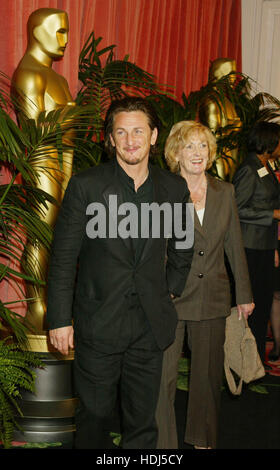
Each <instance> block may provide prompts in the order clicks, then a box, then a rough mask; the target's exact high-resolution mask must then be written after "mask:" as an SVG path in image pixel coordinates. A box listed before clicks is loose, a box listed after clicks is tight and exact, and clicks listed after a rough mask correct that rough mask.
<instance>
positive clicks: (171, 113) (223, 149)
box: [148, 73, 280, 175]
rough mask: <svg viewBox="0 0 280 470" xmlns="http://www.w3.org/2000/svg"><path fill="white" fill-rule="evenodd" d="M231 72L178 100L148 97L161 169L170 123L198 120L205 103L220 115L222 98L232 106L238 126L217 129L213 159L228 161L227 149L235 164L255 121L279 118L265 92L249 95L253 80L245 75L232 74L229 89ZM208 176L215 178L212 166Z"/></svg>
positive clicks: (279, 110)
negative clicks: (156, 124)
mask: <svg viewBox="0 0 280 470" xmlns="http://www.w3.org/2000/svg"><path fill="white" fill-rule="evenodd" d="M232 74H233V73H231V74H229V75H227V76H224V77H222V78H221V79H219V80H217V81H209V82H208V83H207V84H206V85H205V86H202V87H201V88H200V90H196V91H193V92H191V93H190V94H189V95H188V96H186V95H185V94H184V93H183V94H182V97H181V101H180V102H179V101H177V100H174V99H172V98H170V97H169V96H164V95H162V94H155V95H152V96H150V97H148V99H149V100H151V102H152V104H153V105H154V107H155V109H156V111H157V114H158V116H159V118H160V121H161V124H162V129H161V132H160V135H159V138H158V161H159V163H160V165H161V166H165V163H164V159H163V158H162V155H163V153H164V144H165V141H166V138H167V136H168V134H169V132H170V129H171V127H172V126H173V124H175V123H176V122H179V121H183V120H198V119H199V110H200V107H201V106H203V103H205V101H206V100H210V101H211V102H213V103H215V104H216V106H217V108H218V109H220V111H221V112H223V110H224V109H225V100H226V98H228V99H229V101H230V102H231V103H232V104H233V106H234V108H235V110H236V112H237V114H238V117H239V119H240V121H241V126H240V127H238V128H236V127H235V126H233V125H227V126H224V127H220V128H219V129H218V130H217V131H216V132H215V135H216V139H217V158H222V159H228V158H229V156H228V150H229V151H230V150H232V149H238V157H239V158H238V162H237V164H239V163H241V162H242V160H243V159H244V157H245V155H246V153H247V151H248V150H247V138H248V133H249V130H250V128H251V127H252V126H253V125H254V124H255V123H256V122H258V121H261V120H266V121H271V120H274V119H279V117H280V101H279V100H278V99H277V98H275V97H274V96H272V95H270V94H269V93H261V92H260V93H257V94H256V95H252V85H253V83H254V82H253V80H252V79H251V78H250V77H248V76H247V75H245V74H241V73H235V74H234V75H235V85H234V86H232V80H231V76H232ZM210 171H211V173H212V174H214V175H216V174H217V171H216V166H215V164H214V165H213V167H212V168H211V170H210Z"/></svg>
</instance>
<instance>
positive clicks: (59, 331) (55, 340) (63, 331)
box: [49, 326, 74, 356]
mask: <svg viewBox="0 0 280 470" xmlns="http://www.w3.org/2000/svg"><path fill="white" fill-rule="evenodd" d="M49 333H50V342H51V344H52V345H53V346H54V347H55V348H56V349H58V351H59V352H61V354H63V355H64V356H67V354H68V352H69V347H70V348H72V349H73V348H74V329H73V327H72V326H63V327H62V328H56V329H54V330H50V332H49Z"/></svg>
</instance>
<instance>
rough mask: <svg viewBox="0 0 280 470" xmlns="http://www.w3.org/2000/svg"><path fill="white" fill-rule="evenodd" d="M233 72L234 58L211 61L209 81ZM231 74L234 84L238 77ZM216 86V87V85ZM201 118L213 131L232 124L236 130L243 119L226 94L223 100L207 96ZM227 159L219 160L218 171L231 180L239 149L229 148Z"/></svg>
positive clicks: (201, 107) (234, 68)
mask: <svg viewBox="0 0 280 470" xmlns="http://www.w3.org/2000/svg"><path fill="white" fill-rule="evenodd" d="M232 72H234V73H236V62H235V60H234V59H227V58H221V59H216V60H214V61H213V62H211V65H210V68H209V82H212V83H214V84H215V82H216V81H217V80H219V79H221V78H222V77H225V76H226V75H228V74H231V73H232ZM234 73H233V74H232V75H229V77H228V82H229V85H230V86H232V87H233V86H234V83H235V80H236V77H235V75H234ZM214 88H215V87H214ZM199 120H200V122H202V123H203V124H204V125H206V126H208V127H210V129H211V130H212V131H213V132H216V131H217V129H219V128H222V127H225V126H228V125H231V126H233V127H234V128H235V129H236V130H237V129H238V128H239V127H240V126H241V121H240V119H239V117H238V115H237V112H236V110H235V108H234V105H233V103H232V102H231V101H230V100H229V99H228V97H227V96H226V95H225V96H224V100H223V102H217V101H215V100H213V99H211V98H210V97H209V98H206V99H205V100H204V101H203V102H202V103H201V104H200V108H199ZM226 155H228V156H229V157H230V158H227V159H226V161H225V160H224V159H223V158H219V159H218V160H217V163H216V164H217V173H218V176H220V177H221V178H222V179H225V180H229V181H231V179H232V177H233V174H234V172H235V169H236V161H237V149H232V150H227V151H226Z"/></svg>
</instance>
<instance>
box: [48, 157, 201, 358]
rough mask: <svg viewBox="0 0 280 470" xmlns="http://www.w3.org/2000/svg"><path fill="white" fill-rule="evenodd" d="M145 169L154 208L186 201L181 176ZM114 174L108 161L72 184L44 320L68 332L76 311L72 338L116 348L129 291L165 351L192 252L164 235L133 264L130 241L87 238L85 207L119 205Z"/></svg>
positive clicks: (113, 166) (60, 226) (57, 231)
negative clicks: (173, 296)
mask: <svg viewBox="0 0 280 470" xmlns="http://www.w3.org/2000/svg"><path fill="white" fill-rule="evenodd" d="M150 171H151V176H152V181H153V187H154V201H155V202H157V203H159V204H162V203H163V202H169V203H178V202H181V203H182V202H183V203H186V202H187V201H188V197H189V191H188V188H187V185H186V182H185V181H184V179H183V178H181V177H180V176H177V175H174V174H172V173H170V172H168V171H165V170H162V169H160V168H158V167H153V166H151V167H150ZM117 175H118V172H117V163H116V161H111V162H109V163H106V164H103V165H99V166H97V167H94V168H91V169H89V170H86V171H85V172H82V173H81V174H79V175H75V176H73V177H72V178H71V180H70V182H69V185H68V188H67V190H66V193H65V197H64V200H63V203H62V206H61V210H60V213H59V216H58V220H57V223H56V227H55V233H54V240H53V245H52V254H51V257H50V268H49V277H48V307H47V321H48V324H49V328H50V329H54V328H59V327H63V326H67V325H70V324H71V321H72V313H73V316H74V330H75V334H78V335H81V336H82V337H83V338H84V339H85V340H88V341H93V342H95V343H98V344H99V345H100V346H101V347H102V345H104V347H106V346H109V345H110V347H111V348H113V347H114V341H116V340H117V336H118V333H119V331H120V328H121V314H122V312H123V310H124V308H125V306H126V302H127V298H126V296H127V294H128V292H129V291H130V290H131V287H132V286H133V288H134V290H135V291H136V292H137V294H138V296H139V299H140V303H141V305H142V308H143V310H144V311H145V313H146V315H147V318H148V321H149V324H150V326H151V329H152V332H153V334H154V337H155V339H156V342H157V344H158V346H159V348H160V349H164V348H166V347H167V346H168V345H169V344H170V343H171V342H172V341H173V339H174V333H175V328H176V324H177V314H176V310H175V307H174V305H173V302H172V300H171V298H170V294H169V293H170V292H172V293H175V294H177V295H180V294H181V292H182V291H183V289H184V286H185V282H186V279H187V275H188V272H189V270H190V265H191V260H192V254H193V249H192V248H190V249H184V250H177V249H176V247H175V242H176V240H175V238H170V239H169V240H168V242H167V240H166V239H164V237H163V236H161V237H160V238H157V239H154V238H148V239H147V241H146V243H145V246H144V249H143V251H142V255H141V257H140V260H138V262H137V264H135V258H134V254H133V252H132V249H131V240H130V239H122V238H120V237H117V238H109V237H105V238H89V237H88V236H87V234H86V226H87V222H88V221H89V219H91V218H92V216H87V215H86V210H87V207H88V205H89V204H90V203H92V202H95V203H96V202H99V203H101V204H102V206H104V207H105V208H106V209H108V201H109V196H110V195H117V196H118V202H119V204H121V203H122V196H121V188H120V183H119V178H118V176H117ZM108 212H109V211H108V210H107V211H106V217H107V219H106V220H107V222H108ZM166 251H167V261H166V260H165V255H166ZM165 262H166V264H165ZM77 264H78V269H77Z"/></svg>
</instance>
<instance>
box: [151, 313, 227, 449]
mask: <svg viewBox="0 0 280 470" xmlns="http://www.w3.org/2000/svg"><path fill="white" fill-rule="evenodd" d="M185 328H187V334H188V344H189V348H190V350H191V371H190V379H189V392H188V394H186V398H187V397H188V405H187V423H186V433H185V438H184V440H185V442H188V443H189V444H193V445H196V446H200V447H212V448H215V447H216V445H217V433H218V417H219V411H220V397H221V387H222V382H223V370H224V369H223V367H224V342H225V318H217V319H212V320H204V321H189V320H186V321H184V320H180V321H179V322H178V326H177V331H176V338H175V341H174V343H173V344H172V345H171V346H169V348H168V349H167V350H165V352H164V357H163V370H162V379H161V387H160V395H159V401H158V406H157V413H156V419H157V424H158V444H157V448H158V449H177V448H178V438H177V428H176V416H175V408H174V402H175V395H176V384H177V376H178V364H179V360H180V357H181V354H182V349H183V343H184V336H185Z"/></svg>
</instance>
